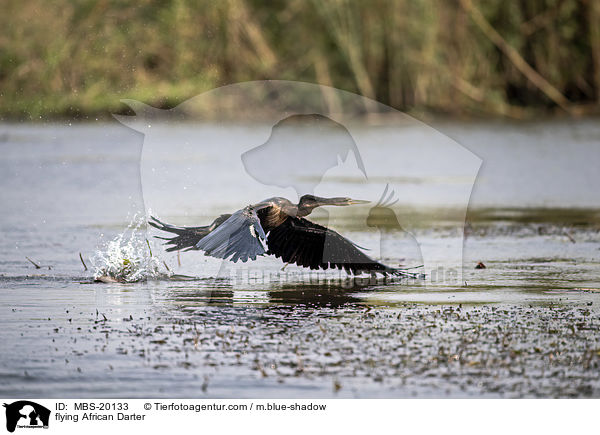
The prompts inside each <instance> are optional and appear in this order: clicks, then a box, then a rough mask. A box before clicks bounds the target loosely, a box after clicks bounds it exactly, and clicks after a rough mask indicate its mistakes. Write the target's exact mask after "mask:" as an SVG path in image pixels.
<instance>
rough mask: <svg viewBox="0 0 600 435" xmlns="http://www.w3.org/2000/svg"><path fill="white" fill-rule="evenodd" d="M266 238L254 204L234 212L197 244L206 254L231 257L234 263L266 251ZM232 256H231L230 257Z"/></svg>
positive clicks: (224, 257)
mask: <svg viewBox="0 0 600 435" xmlns="http://www.w3.org/2000/svg"><path fill="white" fill-rule="evenodd" d="M265 239H266V236H265V232H264V230H263V227H262V226H261V224H260V220H259V219H258V216H257V215H256V210H255V209H254V208H253V207H252V206H248V207H246V208H243V209H242V210H238V211H236V212H235V213H233V214H232V215H231V216H230V217H229V218H228V219H227V220H226V221H224V222H223V223H222V224H221V225H219V226H218V227H217V228H216V229H215V230H214V231H212V232H210V233H209V234H208V235H207V236H205V237H203V238H202V239H201V240H200V241H199V242H198V243H197V244H196V246H195V248H196V249H199V250H202V251H204V253H205V254H206V255H209V256H211V257H216V258H223V259H230V260H231V261H233V262H234V263H235V262H237V261H238V260H242V261H243V262H246V261H248V259H249V258H250V259H252V260H256V257H257V256H259V255H263V254H264V253H265V247H264V246H263V243H264V241H265ZM230 257H231V258H230Z"/></svg>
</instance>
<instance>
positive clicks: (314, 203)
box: [298, 195, 369, 216]
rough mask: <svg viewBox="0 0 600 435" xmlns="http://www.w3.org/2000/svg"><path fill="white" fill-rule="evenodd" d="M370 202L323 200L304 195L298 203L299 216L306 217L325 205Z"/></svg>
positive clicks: (342, 199)
mask: <svg viewBox="0 0 600 435" xmlns="http://www.w3.org/2000/svg"><path fill="white" fill-rule="evenodd" d="M367 203H369V201H363V200H362V199H352V198H347V197H335V198H322V197H320V196H315V195H303V196H302V197H301V198H300V201H299V202H298V216H306V215H308V214H310V213H311V212H312V211H313V210H314V209H315V208H317V207H322V206H325V205H337V206H347V205H354V204H367Z"/></svg>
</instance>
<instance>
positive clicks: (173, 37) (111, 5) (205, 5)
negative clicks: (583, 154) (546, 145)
mask: <svg viewBox="0 0 600 435" xmlns="http://www.w3.org/2000/svg"><path fill="white" fill-rule="evenodd" d="M1 4H2V14H1V15H0V29H1V30H0V115H2V117H3V118H7V117H15V118H27V119H37V118H40V117H59V116H68V117H88V116H103V115H106V114H108V113H110V112H115V111H120V110H123V106H122V105H121V103H120V102H119V99H121V98H131V99H137V100H141V101H144V102H146V103H148V104H152V105H155V106H158V107H172V106H174V105H176V104H178V103H179V102H181V101H183V100H185V99H187V98H190V97H192V96H194V95H197V94H198V93H200V92H203V91H206V90H209V89H211V88H214V87H217V86H221V85H224V84H229V83H235V82H239V81H246V80H260V79H284V80H299V81H307V82H316V83H320V84H325V85H330V86H334V87H336V88H340V89H344V90H348V91H352V92H356V93H359V94H362V95H365V96H368V97H371V98H375V99H377V100H378V101H380V102H383V103H386V104H388V105H391V106H393V107H395V108H397V109H400V110H404V111H408V112H409V113H417V114H418V113H426V112H427V113H440V114H447V115H454V116H457V115H458V116H461V115H483V116H498V115H499V116H508V117H514V118H527V117H531V116H537V115H539V114H541V113H554V112H561V113H571V114H575V115H578V114H587V113H597V111H598V108H599V107H600V1H598V0H372V1H358V0H357V1H350V0H326V1H324V0H287V1H284V0H275V1H268V2H267V1H259V0H222V1H208V0H200V1H192V0H164V1H150V0H138V1H135V2H134V1H131V2H130V1H124V0H53V1H51V2H48V1H43V0H27V1H22V0H1Z"/></svg>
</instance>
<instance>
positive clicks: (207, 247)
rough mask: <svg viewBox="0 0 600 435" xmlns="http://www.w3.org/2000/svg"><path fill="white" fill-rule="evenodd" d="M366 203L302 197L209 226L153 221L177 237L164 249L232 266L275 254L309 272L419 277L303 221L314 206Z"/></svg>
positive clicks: (168, 240)
mask: <svg viewBox="0 0 600 435" xmlns="http://www.w3.org/2000/svg"><path fill="white" fill-rule="evenodd" d="M368 202H369V201H362V200H356V199H351V198H345V197H344V198H341V197H336V198H321V197H318V196H314V195H303V196H302V197H301V198H300V201H299V202H298V204H293V203H292V202H291V201H289V200H288V199H286V198H282V197H275V198H269V199H266V200H264V201H261V202H259V203H256V204H252V205H248V206H247V207H244V208H243V209H241V210H238V211H236V212H235V213H233V214H223V215H221V216H219V217H218V218H216V219H215V220H214V221H213V222H212V223H211V224H210V225H207V226H202V227H179V226H174V225H169V224H166V223H164V222H161V221H160V220H158V219H157V218H155V217H151V218H150V221H149V222H148V223H149V224H150V225H152V226H153V227H155V228H158V229H159V230H162V231H166V232H170V233H172V234H175V236H174V237H159V236H156V237H157V238H159V239H162V240H166V242H165V245H167V246H168V247H167V249H166V250H167V251H169V252H170V251H190V250H199V251H204V253H205V255H208V256H211V257H215V258H222V259H228V260H231V261H233V262H234V263H235V262H237V261H238V260H241V261H242V262H246V261H248V260H256V258H257V257H258V256H262V255H274V256H275V257H277V258H281V260H282V261H283V262H284V263H286V265H287V264H297V265H298V266H303V267H308V268H310V269H313V270H315V269H323V270H326V269H330V268H331V269H335V268H337V269H340V270H342V269H343V270H345V271H346V272H347V273H349V274H353V275H360V274H362V273H369V274H375V273H380V274H382V275H386V276H387V275H396V276H401V277H410V278H415V277H417V276H418V274H415V273H411V272H407V271H406V270H403V269H400V268H394V267H389V266H386V265H384V264H382V263H379V262H377V261H375V260H373V259H372V258H370V257H369V256H367V255H366V254H365V253H364V252H363V251H362V250H361V249H362V248H361V247H359V246H358V245H357V244H355V243H354V242H352V241H350V240H348V239H347V238H345V237H343V236H342V235H340V234H339V233H337V232H335V231H333V230H332V229H330V228H326V227H324V226H322V225H319V224H316V223H314V222H311V221H309V220H308V219H305V217H306V216H308V215H309V214H311V213H312V211H313V210H314V209H315V208H317V207H322V206H348V205H353V204H365V203H368Z"/></svg>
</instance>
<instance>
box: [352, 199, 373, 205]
mask: <svg viewBox="0 0 600 435" xmlns="http://www.w3.org/2000/svg"><path fill="white" fill-rule="evenodd" d="M370 202H371V201H366V200H364V199H350V201H348V205H354V204H368V203H370Z"/></svg>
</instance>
